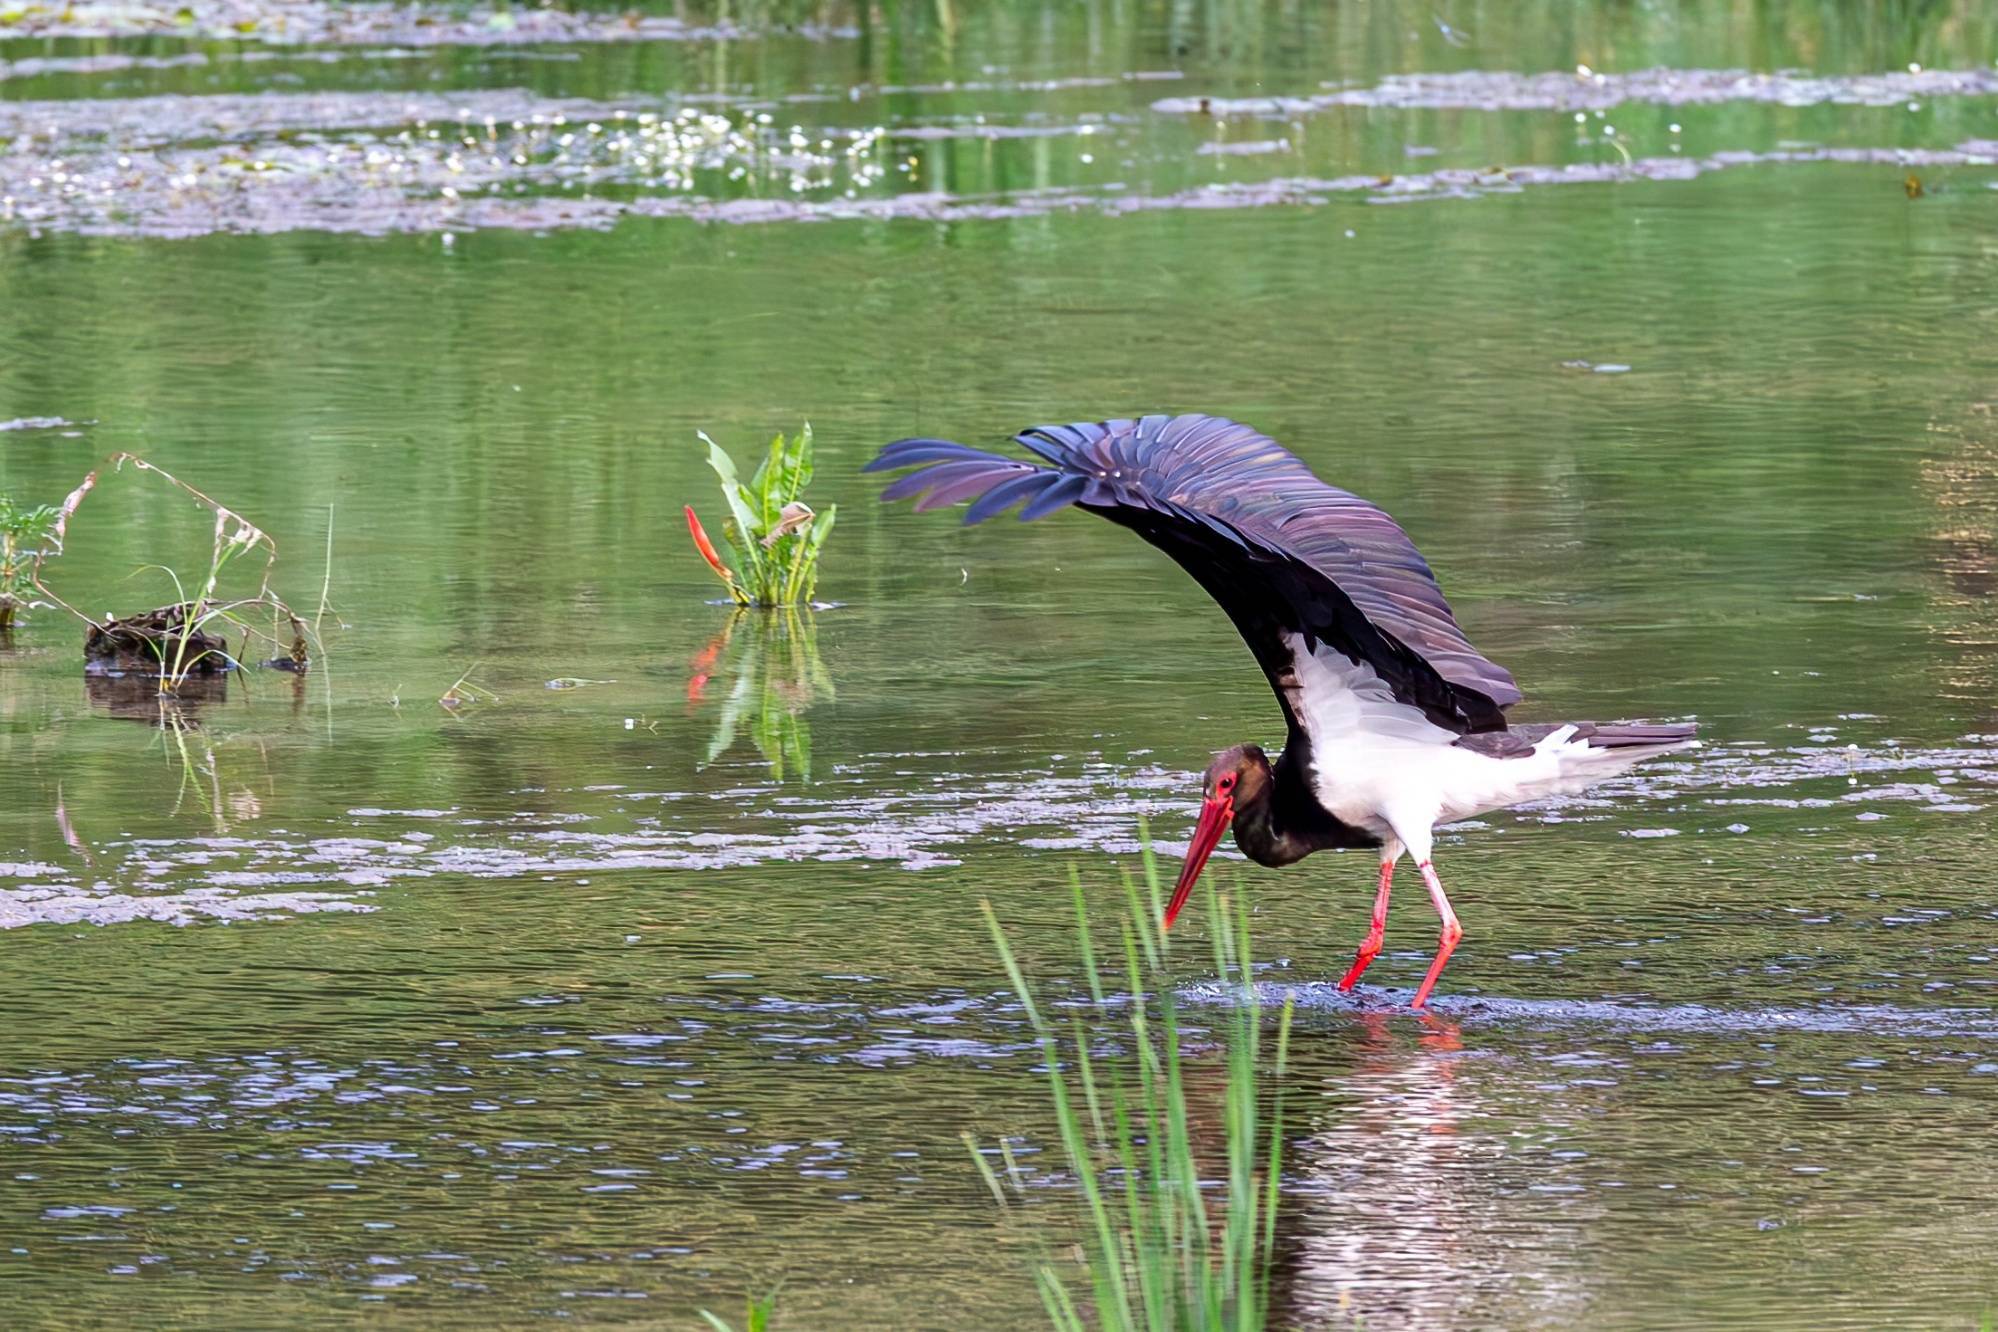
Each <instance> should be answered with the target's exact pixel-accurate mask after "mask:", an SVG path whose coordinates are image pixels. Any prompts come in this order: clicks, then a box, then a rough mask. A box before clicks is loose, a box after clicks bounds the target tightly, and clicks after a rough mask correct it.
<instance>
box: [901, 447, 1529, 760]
mask: <svg viewBox="0 0 1998 1332" xmlns="http://www.w3.org/2000/svg"><path fill="white" fill-rule="evenodd" d="M1014 439H1015V442H1017V443H1019V444H1021V445H1023V446H1024V447H1026V448H1027V449H1029V450H1031V451H1032V452H1033V453H1034V454H1036V455H1037V456H1038V457H1039V458H1041V459H1043V460H1044V462H1042V463H1033V462H1026V461H1023V460H1019V459H1014V458H1006V457H1002V456H1000V455H997V454H992V453H985V452H982V451H980V450H977V449H971V448H967V447H965V446H964V445H962V444H953V443H951V442H949V441H947V440H935V439H907V440H899V441H897V442H896V443H893V444H890V445H888V446H887V447H886V448H885V449H883V450H882V451H881V455H880V456H879V457H878V458H876V459H875V460H874V461H873V462H872V463H869V464H868V467H867V470H868V471H881V470H886V469H890V468H901V467H909V466H915V465H918V464H921V465H922V470H920V471H917V472H913V473H911V474H909V475H908V476H905V477H902V478H901V479H900V480H898V481H896V482H895V483H894V484H893V485H892V486H890V487H889V489H888V492H887V494H886V495H885V496H884V498H888V499H902V498H907V497H908V496H910V495H917V494H921V495H923V496H924V498H923V499H922V500H921V501H919V504H918V507H925V508H926V507H933V506H935V505H937V504H944V503H952V502H955V501H957V500H963V499H972V498H974V497H976V499H975V502H974V503H973V504H972V506H971V509H970V511H969V512H968V513H966V515H965V521H966V522H967V523H976V522H982V521H983V520H985V519H986V518H990V517H992V516H994V515H995V514H998V513H1002V512H1004V511H1005V510H1006V509H1008V508H1010V507H1012V506H1013V505H1015V504H1022V503H1024V507H1023V508H1022V510H1021V513H1020V516H1021V518H1023V519H1032V518H1039V517H1042V516H1044V515H1046V514H1048V513H1052V512H1053V511H1054V510H1056V509H1058V508H1062V507H1064V506H1065V505H1069V504H1076V505H1079V506H1080V507H1082V508H1085V509H1089V510H1091V511H1093V512H1096V513H1100V514H1102V515H1103V516H1104V517H1106V518H1109V519H1110V520H1111V521H1112V522H1115V523H1119V524H1121V525H1123V526H1125V527H1129V528H1131V529H1132V530H1134V531H1136V532H1137V533H1138V534H1139V535H1140V536H1143V537H1144V538H1145V539H1146V540H1147V541H1150V542H1151V543H1152V544H1153V545H1155V546H1158V547H1159V548H1160V549H1162V550H1164V551H1165V552H1166V553H1167V554H1168V555H1171V556H1172V557H1173V559H1175V560H1177V561H1178V562H1179V563H1180V564H1181V565H1182V566H1183V567H1184V568H1185V569H1186V570H1187V572H1189V573H1191V574H1192V575H1193V577H1194V578H1195V579H1196V580H1197V581H1198V582H1199V583H1200V584H1201V586H1202V587H1204V588H1206V589H1207V591H1208V593H1209V595H1211V596H1212V597H1213V598H1214V599H1215V600H1216V601H1217V602H1219V603H1220V604H1221V607H1222V608H1223V609H1224V610H1226V611H1227V612H1228V614H1229V616H1230V618H1232V619H1233V620H1234V621H1235V625H1236V628H1238V629H1239V630H1241V633H1242V637H1243V638H1244V639H1246V640H1247V641H1248V644H1249V647H1250V649H1251V650H1252V651H1253V652H1255V654H1256V658H1257V660H1258V661H1259V662H1261V664H1262V666H1263V669H1264V671H1265V672H1266V673H1267V674H1268V675H1269V676H1270V680H1271V683H1272V685H1273V686H1274V687H1275V688H1276V690H1277V696H1278V697H1279V698H1281V699H1283V700H1284V701H1285V703H1286V706H1290V702H1291V700H1290V698H1289V696H1288V695H1287V694H1286V689H1285V686H1286V678H1285V677H1286V676H1287V674H1288V672H1289V671H1290V670H1291V653H1290V650H1289V649H1288V647H1287V646H1286V645H1285V643H1284V641H1283V640H1284V635H1285V634H1287V633H1302V634H1303V635H1305V637H1306V638H1307V639H1308V640H1310V641H1311V642H1313V643H1314V644H1316V643H1320V642H1322V643H1327V644H1330V645H1331V646H1332V647H1334V648H1335V649H1336V650H1338V651H1339V652H1341V653H1343V654H1345V655H1346V656H1348V657H1350V658H1351V659H1353V660H1355V661H1364V662H1366V663H1367V664H1368V665H1369V666H1371V667H1372V668H1373V669H1374V671H1375V672H1376V673H1377V674H1379V676H1380V677H1381V678H1382V680H1384V681H1385V682H1386V683H1387V684H1388V686H1389V688H1390V689H1392V690H1393V692H1394V694H1395V697H1396V698H1398V699H1400V700H1401V701H1402V702H1404V703H1408V704H1411V705H1413V706H1415V707H1419V708H1421V710H1422V711H1423V713H1424V714H1425V715H1426V716H1428V718H1429V719H1430V720H1431V721H1433V722H1435V723H1437V724H1438V725H1440V726H1444V727H1447V728H1448V729H1450V730H1453V731H1456V732H1458V733H1460V734H1462V733H1473V732H1482V731H1493V730H1503V729H1504V727H1505V716H1504V709H1505V708H1507V707H1508V706H1510V705H1511V704H1513V703H1516V702H1518V701H1519V689H1518V686H1516V685H1515V684H1514V683H1513V680H1512V676H1511V675H1509V674H1508V673H1507V672H1506V671H1505V669H1504V668H1503V667H1501V666H1498V665H1496V664H1495V663H1493V662H1491V661H1489V660H1487V659H1486V658H1484V657H1483V656H1481V655H1479V653H1478V651H1477V649H1476V648H1474V647H1472V646H1471V644H1470V642H1469V641H1468V640H1467V639H1465V637H1464V634H1463V631H1462V630H1461V629H1459V628H1458V627H1457V621H1456V619H1455V618H1454V617H1453V616H1452V615H1451V613H1450V604H1449V602H1447V601H1445V600H1444V598H1443V589H1442V588H1441V587H1439V586H1438V585H1437V582H1436V576H1435V574H1433V573H1432V572H1431V571H1430V568H1429V565H1428V563H1427V562H1426V561H1424V560H1423V558H1422V554H1421V552H1419V551H1417V550H1416V548H1415V544H1414V543H1413V542H1412V541H1410V540H1409V539H1408V534H1407V533H1405V532H1403V531H1402V530H1401V528H1400V527H1399V526H1398V525H1397V524H1396V523H1395V521H1394V520H1393V519H1392V518H1390V517H1389V516H1388V515H1387V514H1386V513H1385V512H1383V511H1382V510H1380V509H1379V508H1376V507H1375V506H1374V505H1372V504H1369V503H1368V502H1367V501H1366V500H1363V499H1361V498H1360V497H1359V496H1357V495H1354V494H1351V493H1349V492H1347V491H1344V490H1340V489H1339V488H1337V487H1336V486H1329V485H1327V484H1325V482H1323V481H1321V480H1319V479H1318V478H1317V477H1316V476H1314V475H1313V474H1312V472H1311V469H1310V468H1308V467H1306V466H1305V465H1304V462H1303V461H1302V460H1301V459H1299V458H1298V457H1297V456H1296V455H1295V454H1293V453H1291V452H1290V451H1289V450H1288V449H1285V448H1284V447H1283V446H1282V445H1280V444H1278V443H1276V441H1274V440H1272V439H1270V438H1268V437H1267V436H1265V435H1261V434H1258V433H1257V432H1256V431H1254V430H1252V429H1250V428H1249V427H1248V426H1244V425H1238V424H1237V423H1235V422H1233V421H1227V420H1223V419H1221V418H1220V417H1214V416H1146V417H1142V418H1140V419H1137V420H1120V421H1101V422H1093V423H1092V422H1080V423H1077V424H1075V425H1066V426H1036V427H1034V428H1033V429H1031V430H1025V431H1022V432H1021V433H1020V434H1018V435H1016V436H1015V437H1014ZM1292 726H1293V729H1298V726H1299V723H1298V719H1297V718H1296V716H1295V715H1293V717H1292Z"/></svg>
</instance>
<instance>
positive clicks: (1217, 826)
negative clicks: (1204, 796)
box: [1165, 795, 1235, 929]
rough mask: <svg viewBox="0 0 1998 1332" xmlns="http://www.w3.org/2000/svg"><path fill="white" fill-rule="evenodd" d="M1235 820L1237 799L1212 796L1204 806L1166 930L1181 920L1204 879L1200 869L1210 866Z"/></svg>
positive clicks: (1176, 886)
mask: <svg viewBox="0 0 1998 1332" xmlns="http://www.w3.org/2000/svg"><path fill="white" fill-rule="evenodd" d="M1234 817H1235V798H1234V797H1233V796H1225V795H1223V796H1210V797H1208V800H1207V803H1206V804H1204V805H1202V806H1201V807H1200V825H1199V826H1198V827H1196V828H1195V829H1194V830H1193V841H1192V843H1191V844H1189V845H1188V846H1187V848H1186V864H1185V865H1184V866H1182V867H1181V869H1180V871H1179V882H1178V883H1177V884H1174V885H1173V890H1172V902H1171V903H1170V904H1168V905H1167V907H1166V913H1165V923H1166V928H1167V929H1171V928H1172V923H1173V921H1175V920H1177V919H1178V918H1179V909H1180V908H1181V907H1183V906H1185V905H1186V898H1187V894H1189V893H1191V892H1192V891H1193V881H1194V880H1195V879H1198V878H1199V877H1200V870H1201V867H1202V866H1203V865H1205V864H1206V863H1207V857H1209V856H1211V855H1213V854H1214V847H1215V844H1216V843H1218V842H1219V841H1220V840H1221V834H1222V833H1224V832H1227V831H1228V821H1229V820H1230V819H1232V818H1234Z"/></svg>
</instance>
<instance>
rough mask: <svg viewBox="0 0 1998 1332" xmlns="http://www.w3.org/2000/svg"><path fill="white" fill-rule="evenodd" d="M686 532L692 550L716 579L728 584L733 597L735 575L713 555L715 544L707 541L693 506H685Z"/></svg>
mask: <svg viewBox="0 0 1998 1332" xmlns="http://www.w3.org/2000/svg"><path fill="white" fill-rule="evenodd" d="M687 530H688V531H689V532H691V533H693V536H694V549H696V550H698V551H700V552H701V558H702V559H704V560H706V561H707V562H708V567H709V568H710V569H713V570H714V571H715V575H716V576H717V577H718V578H720V579H721V580H722V581H723V582H724V583H727V584H728V590H729V593H730V595H734V594H735V590H736V582H735V574H734V572H733V571H731V570H730V569H729V567H728V566H727V565H726V564H723V563H722V562H721V556H719V555H717V554H715V543H714V542H712V541H710V540H708V534H707V531H706V529H704V528H703V527H702V526H701V520H700V519H699V518H696V517H695V516H694V506H693V505H691V504H689V505H688V506H687Z"/></svg>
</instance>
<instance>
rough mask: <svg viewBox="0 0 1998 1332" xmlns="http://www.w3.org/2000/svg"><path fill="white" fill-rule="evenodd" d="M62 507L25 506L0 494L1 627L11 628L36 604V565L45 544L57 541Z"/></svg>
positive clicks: (45, 505) (47, 505)
mask: <svg viewBox="0 0 1998 1332" xmlns="http://www.w3.org/2000/svg"><path fill="white" fill-rule="evenodd" d="M61 516H62V510H60V509H58V508H56V506H55V505H53V504H44V505H41V506H39V507H37V508H33V509H24V508H22V507H20V506H19V505H18V504H16V503H15V502H14V501H13V499H12V498H10V497H9V496H6V495H0V629H7V628H10V627H11V626H12V625H13V623H14V616H15V614H16V613H17V612H19V611H23V610H26V609H27V608H28V607H30V606H32V605H33V604H34V601H33V599H32V598H31V597H30V595H29V594H30V593H31V592H33V591H34V586H35V564H36V561H38V560H39V559H40V558H41V555H42V551H43V549H44V547H46V546H48V545H50V544H52V543H54V542H55V540H56V535H55V533H56V520H57V519H59V518H60V517H61Z"/></svg>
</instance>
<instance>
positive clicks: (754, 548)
mask: <svg viewBox="0 0 1998 1332" xmlns="http://www.w3.org/2000/svg"><path fill="white" fill-rule="evenodd" d="M700 438H701V442H702V443H704V444H706V445H707V446H708V466H709V467H712V468H713V469H714V472H715V476H716V477H717V478H719V479H720V481H721V489H722V499H723V500H724V501H725V502H726V503H727V505H728V512H729V518H728V520H727V521H726V522H724V523H723V524H722V538H723V539H724V540H725V541H727V542H728V545H729V549H730V551H731V552H733V553H734V555H735V564H734V565H733V566H731V565H728V564H725V563H723V562H722V558H721V555H720V554H719V553H718V552H717V551H716V550H715V546H714V542H712V541H710V540H708V534H707V532H706V531H705V530H704V529H703V528H702V527H701V520H700V519H699V518H696V517H695V516H694V506H693V505H691V504H689V505H688V506H687V530H688V532H690V533H691V534H692V535H693V538H694V548H695V549H696V550H698V551H699V552H700V553H701V558H702V559H703V560H706V561H707V564H708V567H709V568H710V569H713V570H714V571H715V576H716V577H717V578H719V579H721V580H722V583H723V584H724V585H725V586H726V587H727V588H728V595H729V598H730V599H731V600H732V601H734V602H735V604H736V605H738V606H805V605H809V604H811V600H812V594H813V593H814V592H816V591H817V590H818V585H819V553H820V552H821V551H822V550H824V548H825V544H826V537H827V536H828V535H829V534H830V533H831V532H832V527H833V519H834V517H835V516H836V515H837V513H838V506H837V505H832V504H828V505H827V506H826V509H825V512H823V513H815V512H813V511H812V509H811V508H810V506H808V505H807V504H806V503H805V501H804V494H805V487H806V486H808V485H810V484H811V481H812V427H811V424H810V423H809V422H807V423H806V425H805V428H804V429H803V430H800V431H799V432H798V433H797V434H795V435H793V436H792V437H791V438H790V439H788V440H787V439H785V438H784V436H782V435H778V436H777V437H776V438H775V439H773V440H771V441H770V452H769V453H768V454H767V455H766V456H765V457H764V459H763V462H762V465H760V466H759V467H758V468H757V469H756V473H755V475H753V476H751V477H750V478H749V483H748V484H747V485H745V484H743V483H742V482H741V481H738V480H737V479H736V471H735V463H734V461H733V460H732V459H730V457H729V456H728V454H727V453H726V452H725V451H723V449H722V446H721V445H719V444H717V443H715V442H714V441H713V440H712V439H709V438H708V437H707V435H706V434H705V433H703V434H702V435H701V437H700Z"/></svg>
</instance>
